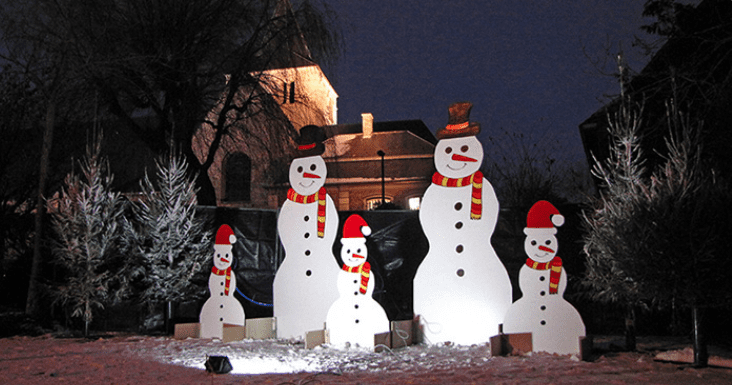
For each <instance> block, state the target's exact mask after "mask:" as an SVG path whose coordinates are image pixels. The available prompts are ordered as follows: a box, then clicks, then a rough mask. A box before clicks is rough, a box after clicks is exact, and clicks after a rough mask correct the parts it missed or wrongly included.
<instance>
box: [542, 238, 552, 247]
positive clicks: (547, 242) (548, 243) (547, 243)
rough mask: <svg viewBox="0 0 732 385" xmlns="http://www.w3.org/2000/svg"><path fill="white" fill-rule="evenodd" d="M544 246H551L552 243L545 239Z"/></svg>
mask: <svg viewBox="0 0 732 385" xmlns="http://www.w3.org/2000/svg"><path fill="white" fill-rule="evenodd" d="M544 244H545V245H547V246H549V245H551V244H552V241H550V240H548V239H547V240H546V242H544Z"/></svg>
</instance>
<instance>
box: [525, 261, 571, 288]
mask: <svg viewBox="0 0 732 385" xmlns="http://www.w3.org/2000/svg"><path fill="white" fill-rule="evenodd" d="M526 266H528V267H530V268H532V269H535V270H547V269H549V268H550V267H551V269H552V271H551V272H549V294H557V290H558V289H559V277H561V276H562V258H559V257H554V258H553V259H552V260H551V261H549V262H544V263H539V262H536V261H534V260H533V259H531V258H527V259H526Z"/></svg>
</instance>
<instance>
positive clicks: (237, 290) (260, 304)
mask: <svg viewBox="0 0 732 385" xmlns="http://www.w3.org/2000/svg"><path fill="white" fill-rule="evenodd" d="M236 292H237V293H239V295H240V296H242V297H244V299H245V300H247V301H249V302H251V303H253V304H255V305H259V306H264V307H273V306H272V304H271V303H264V302H257V301H255V300H253V299H251V298H249V297H247V296H246V295H244V293H242V292H241V290H239V288H238V287H237V288H236Z"/></svg>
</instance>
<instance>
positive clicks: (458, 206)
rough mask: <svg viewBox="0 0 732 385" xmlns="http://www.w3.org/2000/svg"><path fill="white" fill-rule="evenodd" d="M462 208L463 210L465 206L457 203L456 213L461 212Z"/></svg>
mask: <svg viewBox="0 0 732 385" xmlns="http://www.w3.org/2000/svg"><path fill="white" fill-rule="evenodd" d="M462 208H463V204H462V203H460V202H458V203H455V210H456V211H460V209H462Z"/></svg>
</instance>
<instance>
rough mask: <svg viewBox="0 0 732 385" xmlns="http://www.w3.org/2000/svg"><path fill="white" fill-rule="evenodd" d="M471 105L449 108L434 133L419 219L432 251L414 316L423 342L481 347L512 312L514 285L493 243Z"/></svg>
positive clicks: (491, 198) (419, 278)
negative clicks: (429, 179) (432, 170)
mask: <svg viewBox="0 0 732 385" xmlns="http://www.w3.org/2000/svg"><path fill="white" fill-rule="evenodd" d="M471 108H472V104H471V103H469V102H461V103H454V104H452V105H451V106H450V107H449V114H450V117H449V120H448V125H447V126H446V127H445V128H444V129H440V130H438V131H437V138H438V139H439V141H438V142H437V145H436V147H435V155H434V161H435V168H436V169H437V172H435V174H434V175H433V177H432V184H431V185H430V186H429V187H428V188H427V190H426V191H425V194H424V197H423V199H422V203H421V208H420V212H419V219H420V223H421V225H422V229H423V230H424V233H425V236H426V237H427V240H428V242H429V247H430V248H429V251H428V253H427V255H426V256H425V258H424V260H423V261H422V263H421V264H420V266H419V268H418V269H417V273H416V275H415V277H414V313H415V315H417V316H419V318H420V328H421V331H422V333H423V337H424V339H425V342H428V343H433V344H436V343H443V342H452V343H456V344H461V345H470V344H477V343H485V342H488V341H489V340H490V337H491V336H493V335H496V334H498V332H499V324H500V323H501V322H502V321H503V316H504V315H505V314H506V311H507V310H508V307H509V306H510V305H511V299H512V298H511V295H512V294H511V292H512V288H511V281H510V279H509V277H508V272H507V271H506V268H505V267H504V266H503V263H501V261H500V260H499V259H498V256H497V255H496V253H495V251H494V250H493V246H492V245H491V242H490V239H491V236H492V234H493V231H494V230H495V226H496V221H497V220H498V210H499V205H498V200H497V199H496V195H495V192H494V191H493V186H491V184H490V183H489V182H488V181H487V180H486V179H485V178H483V174H482V173H481V172H480V171H479V170H478V169H479V168H480V165H481V163H482V160H483V146H482V145H481V143H480V142H479V141H478V139H477V138H476V135H477V134H478V132H479V131H480V125H479V124H478V123H474V122H470V121H469V119H468V118H469V115H470V109H471Z"/></svg>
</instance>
